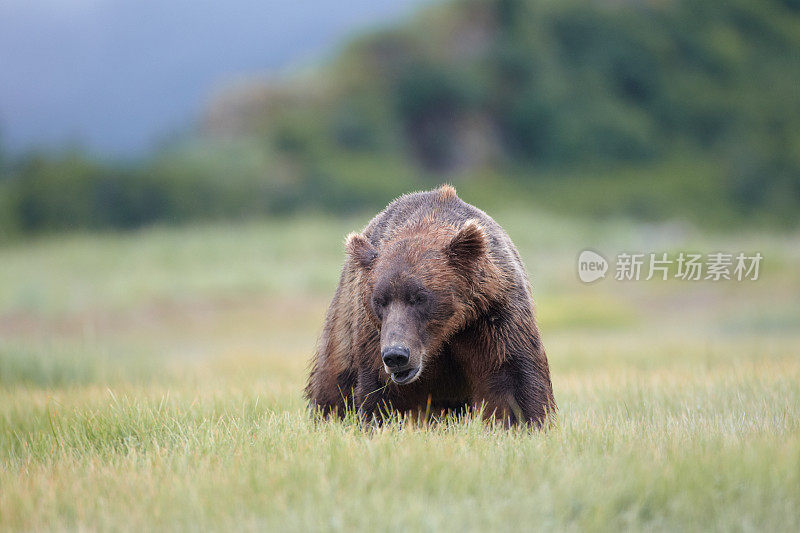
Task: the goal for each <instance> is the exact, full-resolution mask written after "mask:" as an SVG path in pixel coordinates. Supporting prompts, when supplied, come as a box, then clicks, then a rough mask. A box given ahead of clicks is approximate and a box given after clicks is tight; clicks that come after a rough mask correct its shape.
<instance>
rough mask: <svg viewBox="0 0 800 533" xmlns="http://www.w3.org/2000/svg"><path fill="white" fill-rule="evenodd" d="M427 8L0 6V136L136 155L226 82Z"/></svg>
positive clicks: (293, 61) (284, 3) (35, 1)
mask: <svg viewBox="0 0 800 533" xmlns="http://www.w3.org/2000/svg"><path fill="white" fill-rule="evenodd" d="M424 1H426V0H401V1H397V0H351V1H348V2H341V1H335V0H314V1H303V2H295V1H290V0H266V1H265V0H229V1H227V2H215V1H210V0H72V1H70V0H4V1H3V2H0V139H1V140H2V142H3V144H4V146H5V147H6V148H7V149H10V150H12V151H18V150H22V149H25V148H29V147H31V146H42V145H47V146H58V145H61V144H64V143H79V144H82V145H84V146H86V147H88V148H90V149H91V150H94V151H96V152H99V153H108V154H113V155H129V154H135V153H137V152H141V151H143V150H144V149H146V148H147V147H148V146H150V145H151V143H152V142H153V140H154V138H156V139H157V138H158V137H164V136H166V135H169V133H170V132H171V131H175V130H176V129H179V128H181V127H184V126H185V124H187V123H188V122H189V121H190V120H191V118H192V117H193V116H194V115H195V114H196V113H197V112H198V110H199V109H201V107H202V104H203V103H204V101H205V100H206V99H207V98H208V96H209V95H210V93H211V92H213V90H214V89H215V88H216V87H218V86H221V85H223V84H224V83H225V82H226V81H227V80H230V79H235V78H237V77H241V76H247V75H252V74H263V73H269V72H275V71H278V70H280V69H285V68H286V67H288V66H290V65H298V64H303V63H304V62H309V61H314V60H316V59H319V58H321V57H324V56H325V55H326V54H328V53H329V51H330V50H331V47H332V46H334V45H335V44H336V43H338V42H339V41H340V40H341V39H342V38H343V37H344V36H346V35H348V34H349V33H351V32H353V31H354V30H358V29H362V28H364V27H368V26H371V25H374V24H376V23H381V22H383V21H386V20H388V19H391V18H393V17H396V16H398V15H401V14H404V13H406V12H408V11H409V10H410V9H411V8H413V7H414V6H415V5H418V4H420V3H422V2H424Z"/></svg>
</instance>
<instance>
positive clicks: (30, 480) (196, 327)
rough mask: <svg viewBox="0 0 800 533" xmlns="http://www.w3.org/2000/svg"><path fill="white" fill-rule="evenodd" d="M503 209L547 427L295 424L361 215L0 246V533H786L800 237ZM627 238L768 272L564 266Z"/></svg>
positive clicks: (619, 246) (796, 412)
mask: <svg viewBox="0 0 800 533" xmlns="http://www.w3.org/2000/svg"><path fill="white" fill-rule="evenodd" d="M497 218H498V219H499V220H500V221H501V222H502V223H503V224H504V225H505V226H506V228H507V229H508V230H509V233H510V234H511V236H512V238H514V239H515V241H517V243H518V244H519V247H520V249H521V252H522V255H523V257H524V259H525V261H526V263H527V264H528V268H529V270H530V271H531V273H532V278H533V281H534V287H535V293H536V296H537V300H538V306H539V312H540V315H541V318H542V325H543V329H544V340H545V344H546V346H547V348H548V354H549V358H550V362H551V367H552V374H553V384H554V388H555V392H556V399H557V401H558V403H559V407H560V412H559V424H558V426H557V427H555V428H553V429H551V430H549V431H547V432H529V431H524V430H518V429H513V430H506V429H502V428H493V427H487V426H485V425H484V424H482V423H480V422H479V421H478V420H476V419H474V418H466V419H451V420H445V421H443V422H441V423H438V424H432V425H428V426H415V425H413V424H411V423H403V422H398V421H395V422H393V423H390V424H387V425H386V426H384V427H382V428H379V429H375V428H363V427H361V426H360V425H359V424H357V423H355V422H353V421H348V422H344V423H342V422H321V423H315V422H313V421H312V420H311V419H310V418H309V416H308V414H307V412H306V411H305V406H304V403H303V400H302V398H301V389H302V386H303V382H304V379H305V372H306V365H307V362H308V357H309V355H310V353H311V350H312V349H313V345H314V342H315V337H316V334H317V332H318V330H319V327H320V325H321V322H322V315H323V313H324V309H325V305H326V303H327V300H328V298H329V297H330V295H331V293H332V290H333V288H334V287H335V283H336V279H337V276H338V269H339V263H340V261H341V259H342V251H341V245H342V242H341V241H342V236H343V235H344V234H345V233H346V232H347V231H348V230H350V229H352V228H357V227H358V226H360V225H361V224H363V222H364V221H365V220H355V221H352V220H351V221H341V220H325V219H312V220H308V221H302V220H293V221H282V222H266V223H251V224H243V225H238V226H237V225H227V226H206V227H198V228H183V229H160V228H154V229H151V230H146V231H143V232H139V233H133V234H127V235H122V236H114V235H73V236H70V237H68V238H65V239H63V240H58V239H56V238H43V239H40V240H38V241H36V242H33V243H28V244H18V245H15V246H13V247H10V248H5V249H3V250H0V255H2V258H3V260H2V261H0V529H3V530H42V529H44V530H60V529H113V530H140V531H141V530H150V529H193V530H194V529H200V528H202V529H214V530H231V529H234V530H240V529H251V530H264V529H272V530H296V531H307V530H331V529H332V530H350V529H358V530H387V529H388V530H408V529H411V530H419V529H424V530H434V529H443V530H452V531H461V530H495V529H497V530H518V529H541V530H553V529H558V530H619V529H621V528H625V529H637V530H638V529H651V530H670V531H672V530H694V531H708V530H723V531H730V530H766V531H797V530H798V529H800V316H798V312H797V308H796V305H794V303H796V295H797V294H798V293H800V291H798V289H799V288H800V279H799V278H800V275H799V274H798V272H800V253H798V252H799V251H800V246H798V239H797V238H796V236H775V235H765V234H749V235H735V236H732V235H710V234H704V233H701V232H697V231H695V230H691V229H680V230H675V228H674V227H672V226H649V227H641V226H635V225H633V224H630V223H627V222H624V221H616V222H609V223H608V224H603V225H582V224H581V223H578V222H574V221H568V220H559V219H553V218H550V217H548V216H546V215H533V214H526V213H521V212H515V213H501V214H500V215H499V216H498V217H497ZM641 246H648V247H650V248H648V249H645V250H644V251H649V250H650V249H656V250H658V249H662V247H663V249H664V250H678V249H683V248H684V247H686V248H690V249H701V250H709V251H715V250H717V249H726V248H728V249H736V250H739V249H742V250H746V251H749V250H754V249H759V250H761V251H762V253H764V254H765V257H766V258H767V261H768V263H766V264H768V265H770V267H769V268H766V269H765V271H764V276H763V278H762V279H761V280H759V281H758V282H755V283H751V284H737V283H719V284H714V283H699V284H694V285H692V284H680V283H673V282H660V283H652V282H651V283H645V282H640V283H638V284H637V283H632V284H621V283H616V282H613V281H611V280H606V281H603V282H600V283H598V284H595V285H590V286H586V285H582V284H580V282H578V281H577V280H576V277H575V275H574V270H573V269H574V261H575V258H576V257H577V253H578V252H579V251H580V250H581V249H582V248H583V247H592V248H595V249H600V251H603V252H605V253H607V254H609V255H611V254H612V253H613V252H614V251H616V250H630V249H636V247H641ZM26 295H27V296H26ZM31 295H35V296H31Z"/></svg>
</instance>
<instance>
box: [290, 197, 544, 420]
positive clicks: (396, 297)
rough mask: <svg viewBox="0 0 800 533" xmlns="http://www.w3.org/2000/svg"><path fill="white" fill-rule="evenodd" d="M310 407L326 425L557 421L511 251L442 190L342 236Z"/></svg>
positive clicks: (526, 289)
mask: <svg viewBox="0 0 800 533" xmlns="http://www.w3.org/2000/svg"><path fill="white" fill-rule="evenodd" d="M346 250H347V260H346V262H345V265H344V268H343V270H342V273H341V277H340V279H339V286H338V288H337V289H336V294H335V295H334V297H333V301H332V302H331V305H330V308H329V309H328V313H327V316H326V318H325V325H324V328H323V331H322V335H321V337H320V340H319V345H318V347H317V351H316V354H315V355H314V359H313V362H312V370H311V375H310V377H309V380H308V385H307V386H306V390H305V393H306V397H307V398H308V399H309V401H310V404H311V406H312V407H313V408H315V409H318V410H320V411H322V412H323V413H325V414H331V413H336V414H339V415H340V416H341V415H343V413H344V412H345V410H346V409H347V408H348V407H351V406H355V407H356V408H357V409H359V411H360V412H361V413H362V414H363V415H365V416H366V417H367V418H368V419H374V420H380V418H381V417H382V416H383V415H384V414H385V413H386V412H387V411H388V410H394V411H396V412H401V413H403V412H412V413H413V412H420V411H426V410H428V409H431V408H432V409H436V410H442V409H463V408H474V409H480V408H483V412H484V416H485V417H488V418H492V417H493V418H496V419H499V420H503V421H510V422H530V423H533V424H536V425H542V424H543V423H545V422H546V421H548V420H550V419H551V418H552V417H553V416H554V413H555V410H556V403H555V400H554V398H553V391H552V385H551V383H550V371H549V368H548V364H547V356H546V355H545V351H544V347H543V346H542V342H541V339H540V336H539V330H538V328H537V326H536V321H535V318H534V309H533V302H532V298H531V289H530V283H529V282H528V277H527V275H526V273H525V269H524V267H523V264H522V261H521V259H520V257H519V253H518V252H517V250H516V248H515V247H514V244H513V243H512V242H511V239H510V238H509V237H508V235H507V234H506V232H505V231H504V230H503V229H502V228H501V227H500V226H499V225H498V224H497V223H496V222H495V221H494V220H492V218H491V217H489V216H488V215H487V214H486V213H484V212H483V211H481V210H480V209H477V208H475V207H473V206H471V205H469V204H467V203H465V202H464V201H462V200H461V199H460V198H458V196H457V195H456V191H455V189H453V188H452V187H450V186H444V187H442V188H440V189H437V190H434V191H429V192H418V193H413V194H408V195H405V196H402V197H400V198H398V199H397V200H395V201H394V202H392V203H391V204H390V205H389V206H388V207H387V208H386V209H385V210H384V211H382V212H381V213H379V214H378V215H377V216H376V217H375V218H373V219H372V221H370V223H369V224H368V225H367V227H366V228H365V229H364V231H363V232H362V233H361V234H350V235H349V236H348V238H347V242H346Z"/></svg>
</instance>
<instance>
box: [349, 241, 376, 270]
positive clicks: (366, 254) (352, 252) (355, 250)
mask: <svg viewBox="0 0 800 533" xmlns="http://www.w3.org/2000/svg"><path fill="white" fill-rule="evenodd" d="M344 247H345V250H347V254H348V255H349V256H350V257H352V258H353V260H354V261H355V262H356V264H357V265H359V266H361V267H363V268H369V267H370V266H372V262H373V261H375V258H376V257H378V251H377V250H375V247H374V246H372V244H370V242H369V241H368V240H367V239H366V238H365V237H364V236H363V235H360V234H358V233H351V234H350V235H348V236H347V239H346V240H345V244H344Z"/></svg>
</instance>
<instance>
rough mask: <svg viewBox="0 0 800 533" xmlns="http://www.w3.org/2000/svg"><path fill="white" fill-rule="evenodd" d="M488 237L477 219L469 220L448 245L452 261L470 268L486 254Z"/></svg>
mask: <svg viewBox="0 0 800 533" xmlns="http://www.w3.org/2000/svg"><path fill="white" fill-rule="evenodd" d="M487 241H488V238H487V236H486V232H485V231H484V230H483V227H481V225H480V224H479V223H478V221H477V220H475V219H470V220H467V221H466V222H465V223H464V225H463V226H461V229H460V230H458V233H456V234H455V236H454V237H453V239H452V240H451V241H450V243H449V244H448V246H447V256H448V258H449V259H450V262H451V263H452V264H453V265H455V266H456V267H458V268H461V269H464V270H466V269H469V267H470V266H472V265H474V264H475V262H476V261H477V260H478V259H479V258H480V257H482V256H483V255H485V254H486V250H487V248H488V244H487Z"/></svg>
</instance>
